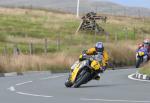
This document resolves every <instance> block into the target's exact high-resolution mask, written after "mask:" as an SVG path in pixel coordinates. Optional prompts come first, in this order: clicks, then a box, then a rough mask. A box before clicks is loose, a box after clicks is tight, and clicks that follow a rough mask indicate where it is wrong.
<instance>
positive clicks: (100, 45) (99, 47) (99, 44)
mask: <svg viewBox="0 0 150 103" xmlns="http://www.w3.org/2000/svg"><path fill="white" fill-rule="evenodd" d="M95 49H96V51H97V52H103V51H104V46H103V43H102V42H97V43H96V45H95Z"/></svg>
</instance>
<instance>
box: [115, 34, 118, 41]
mask: <svg viewBox="0 0 150 103" xmlns="http://www.w3.org/2000/svg"><path fill="white" fill-rule="evenodd" d="M115 41H116V42H117V41H118V34H117V33H115Z"/></svg>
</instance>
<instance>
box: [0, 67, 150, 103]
mask: <svg viewBox="0 0 150 103" xmlns="http://www.w3.org/2000/svg"><path fill="white" fill-rule="evenodd" d="M135 72H136V70H135V69H133V68H130V69H124V70H114V71H111V70H110V71H106V72H105V73H103V74H102V75H101V80H100V81H96V80H93V81H91V82H89V83H88V84H85V85H82V86H81V88H66V87H65V86H64V82H65V80H66V78H67V76H68V74H61V73H59V74H50V73H47V72H46V73H33V74H32V73H30V74H25V75H23V76H14V77H1V78H0V103H69V102H70V103H150V97H149V95H150V82H142V81H136V80H132V79H129V78H128V75H130V74H132V73H135Z"/></svg>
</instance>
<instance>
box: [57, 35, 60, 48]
mask: <svg viewBox="0 0 150 103" xmlns="http://www.w3.org/2000/svg"><path fill="white" fill-rule="evenodd" d="M57 50H60V33H59V34H58V38H57Z"/></svg>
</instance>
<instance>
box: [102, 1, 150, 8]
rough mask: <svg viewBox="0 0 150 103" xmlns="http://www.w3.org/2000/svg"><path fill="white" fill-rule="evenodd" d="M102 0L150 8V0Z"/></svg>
mask: <svg viewBox="0 0 150 103" xmlns="http://www.w3.org/2000/svg"><path fill="white" fill-rule="evenodd" d="M99 1H100V0H99ZM102 1H112V2H114V3H118V4H122V5H125V6H134V7H146V8H150V0H102Z"/></svg>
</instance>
